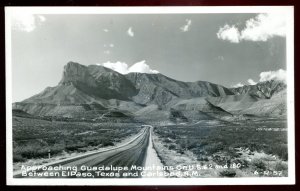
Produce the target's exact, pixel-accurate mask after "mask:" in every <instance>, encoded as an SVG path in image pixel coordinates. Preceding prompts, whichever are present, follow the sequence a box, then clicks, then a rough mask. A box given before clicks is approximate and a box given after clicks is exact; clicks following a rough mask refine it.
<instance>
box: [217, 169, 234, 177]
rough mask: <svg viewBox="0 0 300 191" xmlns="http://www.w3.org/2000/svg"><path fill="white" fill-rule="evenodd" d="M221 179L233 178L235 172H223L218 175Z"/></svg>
mask: <svg viewBox="0 0 300 191" xmlns="http://www.w3.org/2000/svg"><path fill="white" fill-rule="evenodd" d="M219 175H220V176H221V177H235V176H236V172H235V171H234V170H231V169H230V170H223V171H221V172H220V173H219Z"/></svg>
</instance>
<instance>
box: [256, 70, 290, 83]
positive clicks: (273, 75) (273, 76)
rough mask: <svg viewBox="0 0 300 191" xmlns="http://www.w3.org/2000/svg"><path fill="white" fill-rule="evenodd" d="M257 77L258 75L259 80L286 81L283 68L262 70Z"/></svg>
mask: <svg viewBox="0 0 300 191" xmlns="http://www.w3.org/2000/svg"><path fill="white" fill-rule="evenodd" d="M259 77H260V79H259V81H260V82H264V81H270V80H277V81H283V82H286V71H285V70H283V69H279V70H277V71H268V72H262V73H260V75H259Z"/></svg>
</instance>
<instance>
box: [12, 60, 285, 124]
mask: <svg viewBox="0 0 300 191" xmlns="http://www.w3.org/2000/svg"><path fill="white" fill-rule="evenodd" d="M285 89H286V85H285V84H284V83H282V82H277V81H270V82H263V83H259V84H257V85H253V86H243V87H240V88H226V87H223V86H221V85H217V84H213V83H209V82H205V81H197V82H182V81H177V80H174V79H171V78H169V77H167V76H164V75H162V74H146V73H129V74H126V75H122V74H120V73H118V72H115V71H113V70H111V69H108V68H105V67H103V66H97V65H90V66H84V65H80V64H78V63H75V62H69V63H68V64H67V65H66V66H65V67H64V71H63V76H62V79H61V81H60V82H59V84H58V85H57V86H55V87H48V88H46V89H45V90H44V91H42V92H41V93H39V94H37V95H34V96H32V97H30V98H28V99H26V100H24V101H22V102H17V103H13V108H14V109H17V110H22V111H24V112H27V113H29V114H31V115H39V116H62V117H69V118H75V117H82V116H84V118H90V119H98V118H99V116H100V117H101V116H109V115H110V114H111V113H115V112H117V113H118V112H119V113H123V114H124V115H125V116H134V117H136V118H137V119H140V120H158V121H166V122H187V121H193V120H202V119H222V118H224V117H228V116H232V114H235V115H236V114H237V115H238V114H256V115H269V114H272V115H282V114H284V113H285V107H286V104H285V98H286V96H285V93H284V92H285Z"/></svg>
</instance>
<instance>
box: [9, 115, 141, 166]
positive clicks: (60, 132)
mask: <svg viewBox="0 0 300 191" xmlns="http://www.w3.org/2000/svg"><path fill="white" fill-rule="evenodd" d="M139 130H140V125H139V124H136V123H112V122H102V123H99V122H87V121H81V122H80V121H77V122H67V121H54V120H43V119H36V118H27V117H16V116H14V117H13V161H14V162H24V161H26V160H27V159H36V158H46V157H48V152H49V151H50V154H51V156H56V155H60V154H62V153H64V152H67V153H73V152H86V151H88V150H96V149H99V148H101V147H107V146H113V145H114V144H115V143H117V142H120V141H121V140H123V139H124V138H126V137H128V136H130V135H133V134H137V133H138V131H139Z"/></svg>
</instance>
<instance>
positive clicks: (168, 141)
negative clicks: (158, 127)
mask: <svg viewBox="0 0 300 191" xmlns="http://www.w3.org/2000/svg"><path fill="white" fill-rule="evenodd" d="M164 142H165V143H171V142H172V141H171V140H170V139H168V138H165V139H164Z"/></svg>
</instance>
